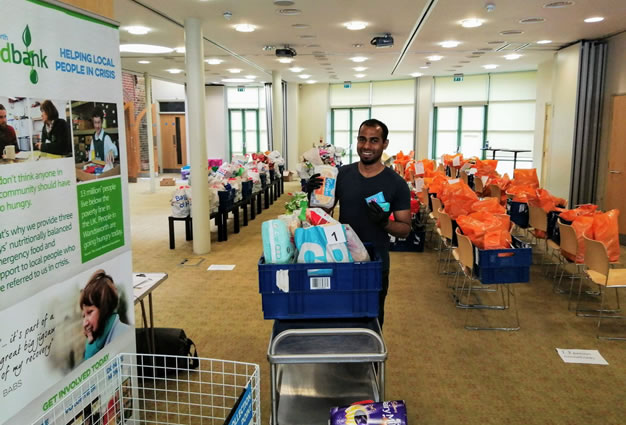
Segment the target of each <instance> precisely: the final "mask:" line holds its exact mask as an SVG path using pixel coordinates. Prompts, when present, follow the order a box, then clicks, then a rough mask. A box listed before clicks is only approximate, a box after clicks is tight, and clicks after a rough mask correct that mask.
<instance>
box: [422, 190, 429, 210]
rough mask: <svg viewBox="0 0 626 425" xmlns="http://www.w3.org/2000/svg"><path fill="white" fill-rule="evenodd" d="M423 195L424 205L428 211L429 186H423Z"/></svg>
mask: <svg viewBox="0 0 626 425" xmlns="http://www.w3.org/2000/svg"><path fill="white" fill-rule="evenodd" d="M422 196H423V197H424V205H425V206H426V211H428V188H427V187H426V186H424V187H423V188H422Z"/></svg>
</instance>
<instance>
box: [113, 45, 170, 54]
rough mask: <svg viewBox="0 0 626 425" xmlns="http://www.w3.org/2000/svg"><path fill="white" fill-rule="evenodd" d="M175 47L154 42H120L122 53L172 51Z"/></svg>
mask: <svg viewBox="0 0 626 425" xmlns="http://www.w3.org/2000/svg"><path fill="white" fill-rule="evenodd" d="M173 50H174V49H170V48H169V47H163V46H155V45H152V44H120V52H122V53H172V51H173Z"/></svg>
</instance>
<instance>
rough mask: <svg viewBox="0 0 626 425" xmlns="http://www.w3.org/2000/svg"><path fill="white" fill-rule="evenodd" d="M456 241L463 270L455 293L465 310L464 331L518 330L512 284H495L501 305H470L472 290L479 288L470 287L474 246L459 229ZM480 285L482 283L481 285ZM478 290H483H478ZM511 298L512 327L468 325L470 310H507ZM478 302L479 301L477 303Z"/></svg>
mask: <svg viewBox="0 0 626 425" xmlns="http://www.w3.org/2000/svg"><path fill="white" fill-rule="evenodd" d="M457 240H458V244H459V247H458V257H459V263H460V265H461V267H462V270H463V274H464V277H463V285H462V286H461V290H460V291H457V292H456V297H457V299H458V300H459V301H458V303H457V306H458V307H462V308H465V309H467V312H466V315H465V324H464V327H465V329H468V330H473V331H477V330H495V331H517V330H519V329H520V323H519V313H518V310H517V299H516V297H515V288H514V287H513V284H511V283H506V284H495V285H499V286H500V294H501V297H502V304H501V305H491V304H482V303H479V304H471V303H470V301H471V297H472V290H474V291H476V290H477V289H479V288H474V287H473V285H472V282H473V281H475V280H476V279H475V278H474V245H473V244H472V241H471V239H470V238H469V237H467V236H465V235H463V234H461V232H460V231H459V229H457ZM466 282H469V287H468V289H467V302H466V303H461V302H460V299H461V297H462V296H463V292H464V291H465V283H466ZM481 285H482V283H481ZM505 287H506V297H505V294H504V291H505ZM480 289H484V288H480ZM489 292H493V291H489ZM511 296H512V297H513V301H514V303H515V308H514V311H515V324H514V326H491V327H486V326H470V325H468V321H469V315H470V310H472V309H478V310H508V309H510V307H511ZM479 302H480V301H479Z"/></svg>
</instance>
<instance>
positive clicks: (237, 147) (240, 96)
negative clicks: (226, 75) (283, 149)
mask: <svg viewBox="0 0 626 425" xmlns="http://www.w3.org/2000/svg"><path fill="white" fill-rule="evenodd" d="M226 97H227V103H228V127H229V148H230V155H231V156H232V155H245V154H249V153H255V152H265V151H267V150H268V149H269V142H268V138H267V117H266V112H265V90H264V89H263V88H262V87H245V88H244V89H243V91H241V89H240V88H237V87H228V88H227V89H226Z"/></svg>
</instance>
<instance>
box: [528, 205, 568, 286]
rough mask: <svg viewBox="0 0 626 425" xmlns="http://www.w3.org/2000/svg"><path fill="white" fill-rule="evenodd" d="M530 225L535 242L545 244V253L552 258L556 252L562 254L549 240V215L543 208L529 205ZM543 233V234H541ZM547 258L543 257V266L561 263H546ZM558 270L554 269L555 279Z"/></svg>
mask: <svg viewBox="0 0 626 425" xmlns="http://www.w3.org/2000/svg"><path fill="white" fill-rule="evenodd" d="M528 209H529V211H528V214H529V217H528V224H529V225H530V227H532V230H531V234H532V235H533V237H534V238H535V242H537V241H538V240H539V239H542V240H543V241H544V244H545V253H546V254H550V252H552V253H551V255H550V258H552V257H554V253H555V252H560V248H559V246H558V245H557V244H556V243H555V242H554V241H553V240H551V239H549V238H548V213H547V212H545V210H544V209H543V208H541V207H536V206H533V205H528ZM539 232H542V233H539ZM559 255H560V254H559ZM544 259H545V256H544V255H543V254H542V255H541V265H542V266H544V265H547V266H551V265H554V266H558V265H559V263H560V261H559V263H544ZM556 272H557V268H556V267H555V269H554V273H555V275H554V277H556Z"/></svg>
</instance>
